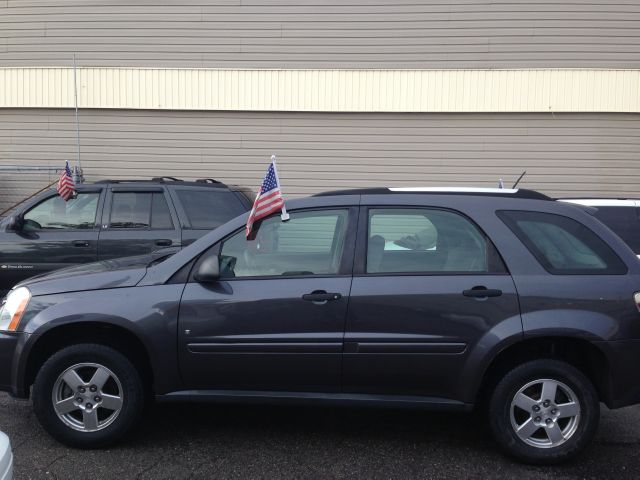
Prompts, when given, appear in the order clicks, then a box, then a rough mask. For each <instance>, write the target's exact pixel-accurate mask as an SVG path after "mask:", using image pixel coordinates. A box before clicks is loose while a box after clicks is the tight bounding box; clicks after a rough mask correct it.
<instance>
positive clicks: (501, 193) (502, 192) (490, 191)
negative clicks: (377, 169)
mask: <svg viewBox="0 0 640 480" xmlns="http://www.w3.org/2000/svg"><path fill="white" fill-rule="evenodd" d="M392 193H396V194H397V193H400V194H403V195H405V194H418V195H477V196H490V197H510V198H526V199H532V200H553V199H552V198H551V197H548V196H547V195H545V194H544V193H540V192H537V191H535V190H527V189H523V188H516V189H508V188H465V187H433V188H430V187H427V188H420V187H416V188H411V187H409V188H385V187H374V188H354V189H347V190H334V191H329V192H322V193H316V194H315V195H314V197H326V196H332V195H389V194H392Z"/></svg>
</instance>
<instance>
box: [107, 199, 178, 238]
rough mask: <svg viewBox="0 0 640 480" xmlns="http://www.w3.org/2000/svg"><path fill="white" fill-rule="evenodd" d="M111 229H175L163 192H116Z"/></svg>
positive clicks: (112, 207) (110, 220)
mask: <svg viewBox="0 0 640 480" xmlns="http://www.w3.org/2000/svg"><path fill="white" fill-rule="evenodd" d="M109 228H115V229H132V228H133V229H173V222H172V220H171V213H170V212H169V206H168V205H167V199H166V198H165V196H164V193H162V192H114V193H113V200H112V203H111V215H110V219H109Z"/></svg>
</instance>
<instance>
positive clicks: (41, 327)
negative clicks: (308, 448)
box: [0, 189, 640, 463]
mask: <svg viewBox="0 0 640 480" xmlns="http://www.w3.org/2000/svg"><path fill="white" fill-rule="evenodd" d="M288 208H289V212H290V215H291V219H290V220H289V221H287V222H282V221H281V219H280V216H279V215H274V216H271V217H268V218H266V219H264V220H262V221H260V222H257V223H256V224H255V228H257V234H256V236H255V238H253V239H252V238H250V239H247V238H246V236H245V231H244V225H245V222H246V220H247V215H246V214H245V215H242V216H240V217H238V218H236V219H234V220H232V221H230V222H228V223H226V224H225V225H223V226H221V227H219V228H218V229H216V230H214V231H213V232H211V233H209V234H208V235H206V236H204V237H202V238H200V239H199V240H197V241H196V242H194V243H193V244H191V245H190V246H188V247H186V248H184V249H182V250H181V251H179V252H178V253H176V254H174V255H172V256H170V257H168V258H166V259H164V260H163V261H151V262H149V260H148V258H138V259H136V258H128V259H121V260H107V261H104V262H99V263H94V264H90V265H84V266H80V267H75V268H71V269H66V270H61V271H58V272H53V273H51V274H49V275H46V276H42V277H39V278H34V279H31V280H28V281H26V282H23V283H22V284H21V285H18V286H17V287H16V288H14V289H13V290H12V291H11V293H10V294H9V295H8V296H7V297H6V299H5V301H4V304H3V306H2V309H1V310H0V389H3V390H8V391H10V392H11V393H12V394H13V395H14V396H18V397H22V398H26V397H28V396H29V394H30V392H31V396H32V399H33V406H34V410H35V413H36V415H37V417H38V419H39V420H40V422H41V423H42V425H43V426H44V428H45V429H46V430H47V431H48V432H49V433H51V435H53V436H54V437H55V438H57V439H59V440H60V441H62V442H64V443H66V444H69V445H72V446H77V447H81V448H87V447H98V446H104V445H108V444H111V443H113V442H115V441H117V440H118V439H120V438H121V437H122V436H123V435H124V434H126V433H127V432H128V431H129V430H130V429H131V428H132V427H133V426H134V424H135V423H136V421H137V420H138V418H139V417H140V413H141V411H142V409H143V406H144V405H145V399H147V398H150V396H153V397H154V398H155V399H157V400H164V401H170V400H173V401H175V400H179V401H187V400H205V401H241V402H242V401H280V402H308V403H314V402H315V403H322V402H325V403H326V402H333V403H345V404H362V405H380V406H412V407H422V408H430V409H437V410H453V411H461V412H466V411H470V410H471V409H473V408H474V407H475V406H482V405H484V406H486V411H487V412H488V418H489V422H490V425H491V429H492V431H493V434H494V437H495V438H496V440H497V442H498V443H499V444H500V445H501V446H502V447H503V448H504V449H505V450H506V451H507V452H509V453H511V454H513V455H515V456H517V457H518V458H520V459H523V460H525V461H529V462H535V463H553V462H559V461H562V460H566V459H568V458H570V457H572V456H574V455H576V454H577V453H578V452H579V451H581V450H582V449H583V448H584V447H585V446H586V445H587V444H588V443H589V441H590V440H591V439H592V438H593V436H594V434H595V432H596V429H597V426H598V420H599V415H600V410H599V409H600V406H599V405H600V402H604V403H606V404H607V405H608V406H609V407H610V408H618V407H623V406H625V405H631V404H635V403H639V402H640V378H639V376H638V365H639V364H640V312H639V311H638V307H639V305H638V303H639V302H640V295H639V294H638V293H636V292H638V291H639V290H640V262H638V260H637V258H636V256H635V254H634V253H633V252H632V251H631V250H630V249H629V247H628V246H627V245H626V244H625V243H624V242H623V241H622V240H621V239H620V238H619V237H617V236H616V235H615V234H614V233H613V232H611V230H609V229H608V228H607V227H606V226H604V225H603V224H602V223H600V222H599V221H598V220H597V219H595V218H594V217H593V216H592V215H590V214H589V213H587V212H586V211H585V210H584V209H583V208H581V207H577V206H574V205H568V204H564V203H560V202H556V201H553V200H551V199H549V198H547V197H545V196H543V195H541V194H538V193H536V192H530V191H525V190H506V189H505V190H474V191H468V192H457V193H447V192H433V191H429V190H425V191H419V190H412V189H405V190H403V189H371V190H352V191H344V192H333V193H331V194H325V195H320V196H315V197H310V198H305V199H299V200H295V201H291V202H289V205H288ZM32 386H33V389H32V390H31V387H32Z"/></svg>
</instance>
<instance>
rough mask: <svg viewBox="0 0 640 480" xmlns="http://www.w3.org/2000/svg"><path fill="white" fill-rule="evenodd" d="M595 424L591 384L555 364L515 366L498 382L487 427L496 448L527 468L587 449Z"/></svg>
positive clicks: (596, 405)
mask: <svg viewBox="0 0 640 480" xmlns="http://www.w3.org/2000/svg"><path fill="white" fill-rule="evenodd" d="M554 388H555V392H556V393H555V396H554V397H553V398H551V397H552V396H553V393H552V392H553V390H554ZM543 395H544V396H543ZM544 397H549V398H544ZM547 401H549V403H547ZM576 406H577V408H576ZM574 413H577V415H573V416H571V415H572V414H574ZM599 421H600V403H599V401H598V395H597V393H596V390H595V388H594V386H593V384H592V383H591V382H590V381H589V379H588V378H587V377H586V376H585V375H584V374H583V373H582V372H581V371H580V370H578V369H577V368H575V367H573V366H572V365H569V364H568V363H565V362H562V361H558V360H548V359H543V360H534V361H531V362H527V363H524V364H522V365H519V366H517V367H515V368H514V369H513V370H511V371H510V372H509V373H507V374H506V375H505V376H504V378H502V380H500V381H499V382H498V384H497V385H496V387H495V390H494V391H493V394H492V395H491V398H490V401H489V424H490V426H491V430H492V433H493V435H494V437H495V439H496V441H497V442H498V444H500V446H501V447H502V448H503V449H504V450H505V451H506V452H507V453H509V454H511V455H513V456H515V457H516V458H518V459H520V460H522V461H524V462H527V463H532V464H540V465H544V464H546V465H548V464H555V463H561V462H564V461H566V460H569V459H571V458H572V457H575V456H576V455H577V454H578V453H580V452H581V451H582V450H583V449H584V448H585V447H586V446H587V445H588V444H589V442H590V441H591V439H592V438H593V436H594V435H595V433H596V430H597V429H598V423H599ZM538 425H540V426H538ZM516 430H517V431H516ZM518 432H519V433H518Z"/></svg>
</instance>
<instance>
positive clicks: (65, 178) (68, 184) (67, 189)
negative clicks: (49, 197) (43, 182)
mask: <svg viewBox="0 0 640 480" xmlns="http://www.w3.org/2000/svg"><path fill="white" fill-rule="evenodd" d="M75 189H76V184H75V182H74V181H73V176H72V175H71V169H70V168H69V162H65V165H64V170H63V171H62V173H61V174H60V179H59V180H58V194H59V195H60V196H61V197H62V198H64V201H65V202H67V201H68V200H69V199H70V198H71V197H73V194H74V193H75Z"/></svg>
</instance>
